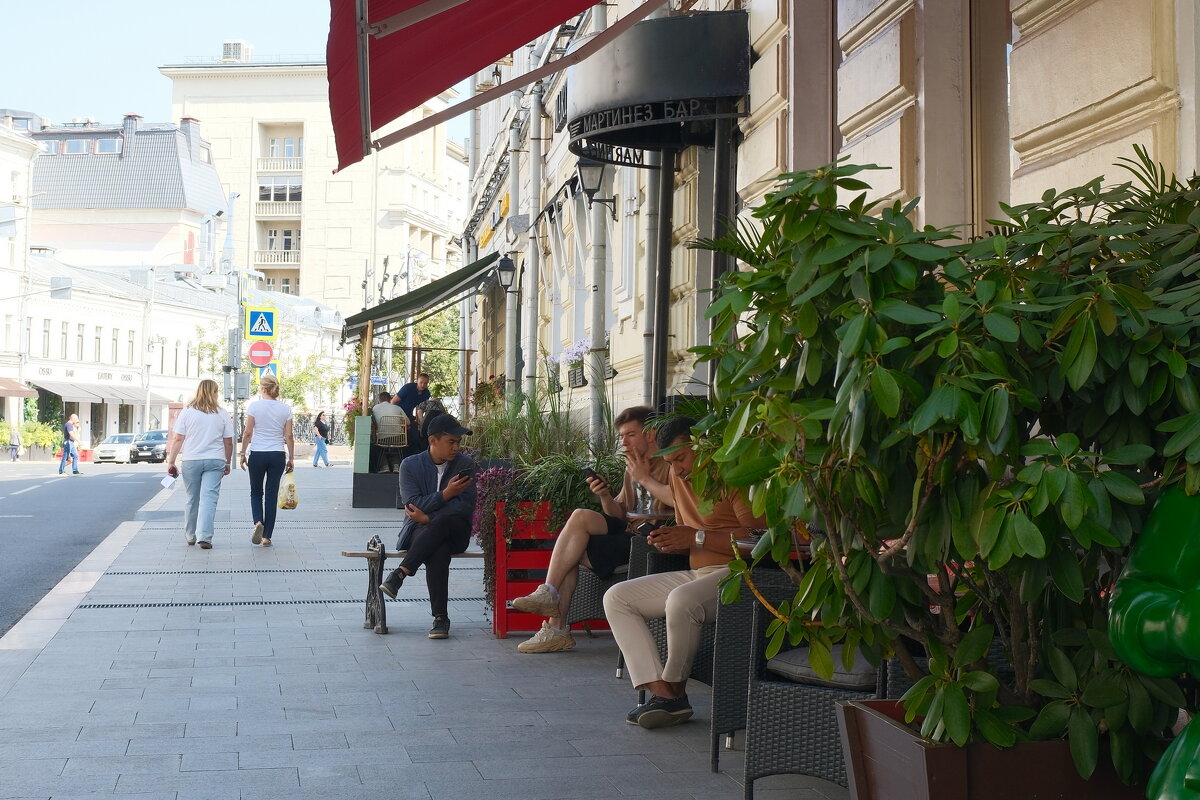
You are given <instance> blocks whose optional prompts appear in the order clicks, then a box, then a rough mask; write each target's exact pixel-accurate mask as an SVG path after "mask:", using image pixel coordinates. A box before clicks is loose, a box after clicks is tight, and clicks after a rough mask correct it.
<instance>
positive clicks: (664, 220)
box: [651, 149, 677, 411]
mask: <svg viewBox="0 0 1200 800" xmlns="http://www.w3.org/2000/svg"><path fill="white" fill-rule="evenodd" d="M676 155H677V154H676V152H675V151H674V150H669V149H668V150H663V152H662V167H661V168H660V169H659V171H658V180H659V192H658V230H657V231H656V233H657V236H658V263H657V264H656V265H655V275H654V280H655V283H656V284H657V285H656V288H655V293H654V358H653V360H652V362H651V363H652V364H653V365H654V375H653V383H652V394H651V400H652V401H653V403H652V407H653V408H655V409H656V410H659V411H664V410H665V405H664V401H665V400H666V397H667V350H668V348H667V336H668V335H669V333H670V316H669V312H670V304H671V245H672V243H673V242H672V237H673V234H674V222H673V217H674V215H675V158H676Z"/></svg>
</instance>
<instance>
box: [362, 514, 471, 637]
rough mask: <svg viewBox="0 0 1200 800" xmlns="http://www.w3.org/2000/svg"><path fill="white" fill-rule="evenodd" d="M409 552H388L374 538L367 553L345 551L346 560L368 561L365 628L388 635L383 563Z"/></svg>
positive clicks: (460, 556)
mask: <svg viewBox="0 0 1200 800" xmlns="http://www.w3.org/2000/svg"><path fill="white" fill-rule="evenodd" d="M407 553H408V551H407V550H399V551H393V552H390V553H389V552H388V551H387V549H386V548H385V547H384V546H383V540H382V539H380V538H379V537H378V536H372V537H371V541H369V542H367V549H366V550H365V551H358V550H343V551H342V555H343V556H345V557H346V558H365V559H366V560H367V599H366V611H365V618H364V620H363V627H364V628H373V629H374V630H375V632H376V633H387V632H388V627H387V610H386V608H385V607H384V594H383V591H382V590H380V588H379V584H381V583H383V577H384V575H383V562H384V561H386V560H387V559H389V558H404V556H405V555H407ZM451 557H452V558H483V553H480V552H472V551H467V552H465V553H455V554H454V555H453V556H451Z"/></svg>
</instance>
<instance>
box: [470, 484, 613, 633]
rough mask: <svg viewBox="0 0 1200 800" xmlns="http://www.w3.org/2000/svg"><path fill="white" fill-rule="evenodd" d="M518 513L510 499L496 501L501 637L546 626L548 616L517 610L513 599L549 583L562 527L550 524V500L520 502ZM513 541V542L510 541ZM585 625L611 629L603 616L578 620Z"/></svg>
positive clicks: (497, 628) (496, 629)
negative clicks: (510, 512) (511, 507)
mask: <svg viewBox="0 0 1200 800" xmlns="http://www.w3.org/2000/svg"><path fill="white" fill-rule="evenodd" d="M516 505H517V508H518V514H516V515H514V516H512V517H510V516H509V515H508V507H509V504H508V503H496V600H495V608H494V609H493V611H494V613H493V616H492V632H493V633H494V634H495V635H496V638H498V639H505V638H507V637H508V634H510V633H517V632H522V631H527V632H532V631H536V630H538V629H539V628H541V627H542V623H543V622H544V621H545V617H539V616H537V615H535V614H526V613H524V612H521V611H514V610H513V609H512V608H510V607H509V605H508V604H509V602H511V601H512V599H513V598H515V597H524V596H525V595H527V594H529V593H530V592H532V591H533V590H534V589H536V588H537V587H538V586H540V585H541V584H543V583H545V578H546V570H547V569H548V568H549V567H550V553H551V551H552V550H553V549H554V540H555V539H556V538H558V531H557V530H551V529H550V528H549V523H550V504H549V503H517V504H516ZM510 541H511V542H512V544H509V542H510ZM571 627H572V628H574V629H575V630H580V629H583V628H585V627H586V628H591V629H603V630H607V629H608V623H606V622H604V621H603V620H594V621H589V622H588V623H587V624H586V625H584V624H583V623H577V624H575V625H573V626H571Z"/></svg>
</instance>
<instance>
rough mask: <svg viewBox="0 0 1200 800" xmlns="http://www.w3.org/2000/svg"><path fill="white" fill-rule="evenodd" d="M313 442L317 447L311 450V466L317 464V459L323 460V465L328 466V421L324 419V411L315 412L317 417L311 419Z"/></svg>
mask: <svg viewBox="0 0 1200 800" xmlns="http://www.w3.org/2000/svg"><path fill="white" fill-rule="evenodd" d="M312 432H313V442H314V443H315V444H316V446H317V449H316V450H315V451H314V452H313V466H314V467H315V466H317V462H318V461H324V462H325V466H327V467H328V466H329V448H328V447H327V445H328V443H329V423H328V422H326V421H325V412H324V411H322V412H321V413H320V414H317V418H316V419H315V420H313V430H312Z"/></svg>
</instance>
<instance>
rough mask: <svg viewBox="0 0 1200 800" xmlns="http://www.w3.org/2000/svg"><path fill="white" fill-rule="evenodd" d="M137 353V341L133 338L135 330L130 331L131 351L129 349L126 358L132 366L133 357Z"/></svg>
mask: <svg viewBox="0 0 1200 800" xmlns="http://www.w3.org/2000/svg"><path fill="white" fill-rule="evenodd" d="M135 355H136V348H135V341H134V338H133V331H130V332H129V351H128V354H127V356H126V358H125V360H126V362H127V363H128V364H129V366H131V367H132V366H133V359H134V357H135Z"/></svg>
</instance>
